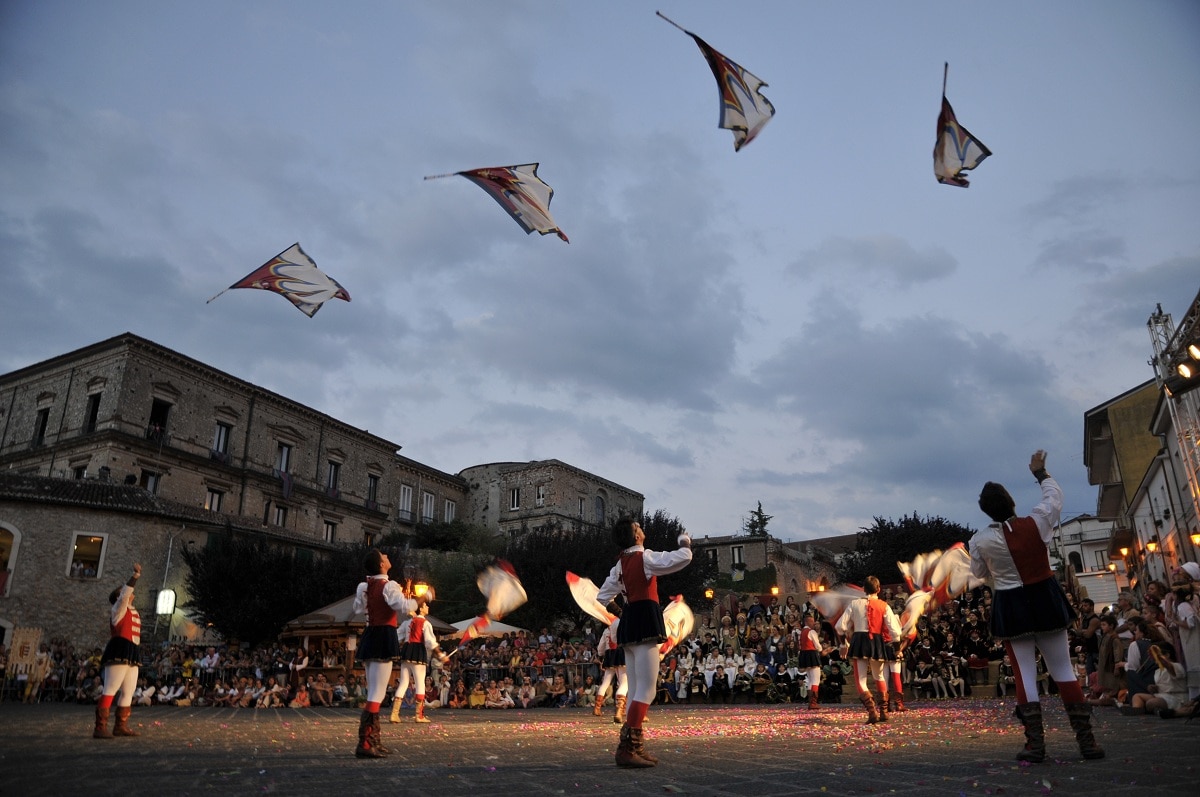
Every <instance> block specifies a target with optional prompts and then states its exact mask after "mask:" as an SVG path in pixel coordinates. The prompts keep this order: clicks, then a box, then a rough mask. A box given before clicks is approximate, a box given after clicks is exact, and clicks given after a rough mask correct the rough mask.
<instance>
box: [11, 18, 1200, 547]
mask: <svg viewBox="0 0 1200 797" xmlns="http://www.w3.org/2000/svg"><path fill="white" fill-rule="evenodd" d="M656 9H659V10H661V11H662V12H663V13H664V14H666V15H667V16H670V17H671V18H673V19H674V20H675V21H677V22H679V23H680V24H681V25H683V26H684V27H686V28H688V29H689V30H691V31H694V32H695V33H696V34H698V35H700V36H702V37H704V38H705V39H706V40H707V41H708V42H709V44H711V45H712V46H713V47H715V48H717V49H718V50H720V51H722V52H723V53H724V54H725V55H727V56H728V57H730V58H732V59H734V60H735V61H738V62H739V63H741V64H742V66H744V67H745V68H746V69H748V70H750V71H751V72H753V73H755V74H756V75H758V76H759V77H760V78H762V79H763V80H765V81H766V82H767V83H768V84H769V85H768V87H767V88H766V89H765V90H764V93H765V94H766V96H767V97H768V98H769V99H770V100H771V102H772V103H773V104H774V105H775V108H776V109H777V115H776V116H775V118H774V119H773V120H772V121H771V123H770V124H768V125H767V127H766V128H765V130H764V131H763V132H762V134H761V135H760V136H759V138H758V139H757V140H755V141H753V142H752V143H750V144H749V145H747V146H746V147H745V148H744V149H743V150H742V151H741V152H736V153H735V152H734V149H733V136H732V134H731V133H730V132H729V131H727V130H721V129H718V127H717V117H718V104H717V90H716V84H715V82H714V80H713V77H712V75H711V73H710V71H709V69H708V66H707V64H706V63H705V61H704V59H703V57H702V55H701V53H700V51H699V50H698V49H697V48H696V46H695V44H694V43H693V42H692V41H691V39H690V38H688V37H687V36H686V35H684V34H683V33H681V32H680V31H678V30H676V29H675V28H673V27H671V26H670V25H668V24H667V23H665V22H663V21H662V20H661V19H658V18H657V17H656V16H655V14H654V11H655V10H656ZM947 61H948V62H949V64H950V72H949V86H948V90H947V96H948V98H949V99H950V101H951V102H952V103H953V105H954V109H955V111H956V112H957V115H958V118H959V121H960V122H961V123H962V124H963V125H965V126H966V127H968V128H969V129H970V130H971V131H972V132H973V133H974V134H976V135H977V136H978V137H979V138H980V139H981V140H982V141H984V142H985V143H986V144H987V145H988V146H989V147H990V148H991V150H992V151H993V153H994V155H993V156H992V157H991V158H990V159H989V160H987V161H986V162H984V163H983V164H982V165H981V166H980V167H979V168H978V169H977V170H975V172H973V173H972V176H971V183H972V184H971V187H970V188H968V189H961V188H953V187H949V186H942V185H938V184H937V183H936V181H935V180H934V177H933V172H932V157H931V152H932V148H933V143H934V137H935V132H936V131H935V128H936V120H937V114H938V108H939V101H940V93H941V88H942V65H943V62H947ZM1198 134H1200V4H1197V3H1195V2H1194V0H1177V1H1174V2H1171V1H1169V0H1158V1H1156V2H1148V3H1134V2H1106V1H1105V0H1087V1H1086V2H1084V1H1083V0H1077V1H1071V0H1066V1H1064V2H1056V3H1045V2H1010V3H1004V4H1000V5H997V4H995V3H982V2H981V3H976V2H966V3H957V4H953V5H948V4H946V3H924V2H909V3H891V2H845V3H816V2H811V3H810V2H791V1H790V0H779V2H753V1H748V2H745V3H741V4H730V3H728V2H708V1H707V0H690V1H689V2H684V1H683V0H662V1H661V2H654V3H651V2H636V1H635V0H615V1H613V0H609V1H606V2H592V3H583V2H576V3H567V2H549V0H526V1H524V2H522V1H520V0H514V1H513V2H491V1H489V0H461V1H456V0H449V1H447V2H401V1H399V0H397V1H395V2H367V1H365V0H363V1H360V2H354V3H339V4H334V3H328V2H245V1H244V0H239V2H205V3H194V2H188V3H184V2H175V1H174V0H165V1H160V0H139V1H137V2H132V1H127V0H108V1H102V2H93V3H79V2H74V1H73V0H3V2H0V264H2V265H0V273H2V274H3V277H4V288H5V289H4V291H3V292H0V340H3V345H2V346H0V372H7V371H9V370H12V369H15V368H19V367H22V366H26V365H29V364H32V363H35V362H38V361H40V360H43V359H45V358H48V357H52V356H54V355H58V354H62V353H65V352H67V351H70V350H73V349H75V348H78V347H81V346H85V345H88V344H90V343H94V342H97V341H99V340H103V339H105V338H108V337H110V336H113V335H117V334H120V333H122V332H125V331H131V332H134V333H136V334H138V335H142V336H144V337H146V338H149V339H151V340H154V341H156V342H158V343H161V344H163V345H165V346H168V347H171V348H173V349H176V350H178V351H180V352H182V353H184V354H187V355H189V356H191V357H194V358H197V359H199V360H202V361H205V362H208V363H211V364H212V365H214V366H215V367H218V368H221V369H223V370H225V371H228V372H229V373H232V374H234V375H235V376H238V377H240V378H243V379H246V380H249V381H252V382H255V383H257V384H260V385H262V386H264V387H266V388H269V389H271V390H274V391H277V392H279V393H282V394H284V395H286V396H289V397H292V398H294V399H296V400H298V401H301V402H303V403H305V404H307V405H309V406H312V407H314V408H316V409H318V410H321V411H323V412H326V413H329V414H330V415H333V416H335V417H338V418H340V419H343V420H345V421H347V422H349V423H351V424H354V425H356V426H360V427H363V428H367V429H369V430H370V431H371V432H373V433H375V434H377V435H380V436H382V437H384V438H386V439H389V440H393V441H395V442H397V443H399V444H401V445H402V446H403V448H404V453H405V454H406V455H408V456H410V457H412V458H414V459H416V460H418V461H421V462H425V463H427V464H429V465H432V466H434V467H437V468H440V469H442V470H445V471H449V472H452V473H456V472H458V471H459V470H461V469H463V468H465V467H468V466H471V465H475V464H479V463H484V462H493V461H501V460H531V459H544V458H557V459H561V460H564V461H566V462H569V463H571V464H573V465H576V466H578V467H581V468H584V469H586V470H589V471H592V472H594V473H597V474H600V475H602V476H604V477H606V478H609V479H611V480H613V481H616V482H618V483H620V484H623V485H625V486H628V487H630V488H633V489H635V490H638V491H640V492H642V493H643V494H644V495H645V496H646V507H647V508H648V509H650V510H654V509H660V508H661V509H665V510H667V511H668V512H670V513H672V514H674V515H677V516H678V517H679V518H680V520H681V521H682V522H683V523H684V524H685V525H686V526H687V527H688V529H689V530H690V531H691V532H692V533H693V534H727V533H733V532H736V531H738V530H739V529H740V528H741V525H742V523H743V521H744V519H745V518H746V517H747V515H748V513H749V512H750V511H751V510H752V509H754V508H755V507H756V505H757V503H758V502H759V501H761V502H762V506H763V510H764V511H765V512H767V513H768V514H770V515H773V518H774V519H773V520H772V521H771V523H770V527H769V528H770V530H771V531H772V532H773V533H775V534H776V535H778V536H780V537H783V538H785V539H805V538H812V537H821V536H827V535H833V534H844V533H853V532H854V531H856V530H858V528H859V527H861V526H865V525H869V524H870V523H871V520H872V518H873V517H876V516H881V517H888V518H899V517H901V516H903V515H906V514H909V513H912V512H917V513H919V514H921V515H939V516H942V517H946V518H948V519H950V520H952V521H955V522H959V523H963V524H965V525H969V526H972V527H978V526H979V525H981V524H982V523H983V522H984V518H983V516H982V515H981V513H980V512H979V510H978V508H977V507H976V506H975V503H974V499H975V497H976V496H977V495H978V490H979V487H980V485H981V484H982V483H983V481H985V480H987V479H996V480H1000V481H1005V482H1008V483H1009V484H1010V487H1011V488H1012V489H1013V492H1014V495H1015V497H1016V498H1017V500H1018V504H1019V505H1020V506H1022V507H1026V506H1028V505H1029V504H1030V503H1031V502H1032V501H1033V500H1034V499H1035V497H1036V487H1035V484H1034V482H1033V480H1032V478H1030V477H1029V475H1028V471H1027V470H1026V464H1027V462H1028V456H1029V454H1030V452H1031V451H1033V450H1034V449H1036V448H1039V447H1044V448H1046V449H1047V450H1048V451H1049V452H1050V458H1049V466H1050V470H1051V472H1052V473H1054V474H1055V475H1056V476H1057V477H1058V478H1059V480H1060V481H1061V482H1062V483H1063V486H1064V489H1065V490H1066V494H1067V498H1066V509H1065V514H1066V515H1067V516H1068V517H1070V516H1073V515H1077V514H1083V513H1088V512H1094V510H1095V500H1096V491H1095V488H1092V487H1089V486H1088V485H1087V474H1086V470H1085V468H1084V467H1083V461H1082V451H1083V413H1084V412H1085V411H1086V410H1087V409H1089V408H1091V407H1094V406H1096V405H1098V404H1101V403H1103V402H1104V401H1106V400H1108V399H1109V398H1111V397H1113V396H1116V395H1119V394H1120V393H1123V392H1124V391H1126V390H1128V389H1130V388H1132V387H1135V386H1137V385H1138V384H1140V383H1142V382H1143V381H1145V380H1147V379H1150V378H1152V376H1153V372H1152V371H1151V369H1150V367H1149V366H1148V365H1147V360H1148V359H1149V357H1150V356H1151V348H1150V337H1149V334H1148V332H1147V328H1146V321H1147V318H1148V317H1149V316H1150V314H1151V313H1152V312H1154V309H1155V306H1156V304H1157V303H1161V304H1162V307H1163V309H1164V310H1165V311H1167V312H1169V313H1172V314H1173V315H1174V316H1175V318H1176V319H1179V318H1180V316H1181V315H1182V313H1183V312H1184V311H1185V310H1186V309H1187V308H1188V306H1189V305H1190V304H1191V301H1192V299H1193V297H1195V296H1196V292H1197V289H1198V288H1200V224H1197V222H1196V219H1197V211H1198V209H1200V146H1198V144H1197V135H1198ZM532 161H538V162H540V163H541V168H540V175H541V177H542V178H543V179H544V180H546V182H548V183H549V184H550V185H551V186H553V188H554V190H555V196H554V201H553V205H552V206H551V210H552V212H553V213H554V216H555V218H556V220H557V222H558V223H559V225H560V226H561V227H562V229H563V230H564V231H565V232H566V233H567V235H569V236H570V239H571V243H570V244H569V245H568V244H565V243H563V242H562V241H561V240H559V239H558V238H557V237H555V236H553V235H550V236H546V237H542V236H539V235H537V234H536V233H535V234H533V235H528V236H527V235H525V234H524V233H523V232H522V231H521V229H520V228H519V227H518V226H517V225H516V224H515V223H514V222H513V221H512V220H511V219H510V218H509V217H508V216H507V215H506V214H505V213H504V212H503V211H502V210H501V209H500V208H499V206H497V205H496V204H495V202H493V201H492V200H491V199H490V198H489V197H488V196H487V195H486V194H485V193H484V192H483V191H481V190H480V189H479V188H478V187H476V186H474V185H472V184H471V183H470V182H468V181H467V180H464V179H461V178H454V179H446V180H433V181H424V180H422V178H423V177H424V176H425V175H431V174H440V173H445V172H454V171H459V170H463V169H470V168H477V167H484V166H499V165H507V164H516V163H526V162H532ZM297 241H299V242H300V243H301V245H302V246H303V247H304V248H305V250H306V251H307V252H308V254H309V255H310V256H312V258H313V259H314V260H315V261H316V262H317V263H318V265H319V266H320V267H321V268H322V269H323V270H324V271H326V272H327V273H328V274H330V275H331V276H333V277H334V278H335V279H337V280H338V281H339V282H340V283H341V284H342V285H343V286H345V288H346V289H347V290H348V291H349V293H350V295H351V297H352V302H351V303H349V304H347V303H344V302H340V301H333V302H330V303H329V304H327V305H325V307H324V308H323V309H322V310H321V311H320V312H319V313H318V314H317V315H316V316H315V317H314V318H312V319H309V318H307V317H305V316H304V315H303V314H301V313H300V312H299V311H298V310H296V309H295V308H294V307H292V305H291V304H289V303H288V302H287V301H286V300H284V299H283V298H282V297H279V296H276V295H272V294H270V293H267V292H263V291H251V290H242V291H230V292H229V293H226V294H225V295H223V296H221V297H220V298H219V299H217V300H216V301H214V302H212V303H211V304H206V303H205V302H206V300H207V299H208V298H209V297H210V296H212V295H213V294H215V293H217V292H218V291H220V290H221V289H222V288H224V287H226V286H228V285H229V284H231V283H233V282H234V281H236V280H238V279H240V278H241V277H242V276H244V275H245V274H247V273H249V272H250V271H252V270H253V269H254V268H256V267H257V266H259V265H261V264H262V263H264V262H265V261H267V260H268V259H270V258H271V257H272V256H273V255H274V254H275V253H277V252H279V251H281V250H283V249H285V248H287V247H288V246H290V245H291V244H292V243H294V242H297Z"/></svg>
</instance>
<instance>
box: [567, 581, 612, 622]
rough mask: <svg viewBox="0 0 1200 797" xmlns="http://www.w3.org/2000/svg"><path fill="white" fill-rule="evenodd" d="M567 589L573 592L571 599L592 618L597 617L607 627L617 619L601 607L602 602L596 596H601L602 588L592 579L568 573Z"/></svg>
mask: <svg viewBox="0 0 1200 797" xmlns="http://www.w3.org/2000/svg"><path fill="white" fill-rule="evenodd" d="M567 588H568V589H570V590H571V597H572V598H574V599H575V602H576V603H577V604H579V608H580V609H583V611H585V612H587V613H588V614H589V615H591V616H592V617H595V618H596V619H597V620H599V621H600V622H602V623H604V624H605V625H612V621H613V619H614V618H615V617H616V615H614V614H613V613H612V612H610V611H608V609H605V608H604V607H603V606H602V605H600V601H598V600H596V596H597V595H599V594H600V588H599V587H597V586H596V584H595V582H594V581H592V580H591V579H590V578H584V577H583V576H578V575H575V574H574V573H572V572H571V571H570V570H568V571H567Z"/></svg>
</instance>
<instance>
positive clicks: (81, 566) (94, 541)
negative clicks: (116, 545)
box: [67, 533, 108, 579]
mask: <svg viewBox="0 0 1200 797" xmlns="http://www.w3.org/2000/svg"><path fill="white" fill-rule="evenodd" d="M107 543H108V535H107V534H90V533H85V534H76V535H75V539H74V540H73V541H72V544H71V561H70V562H68V563H67V575H68V576H70V577H71V578H85V579H94V578H100V576H101V574H102V573H103V567H104V553H105V547H106V544H107Z"/></svg>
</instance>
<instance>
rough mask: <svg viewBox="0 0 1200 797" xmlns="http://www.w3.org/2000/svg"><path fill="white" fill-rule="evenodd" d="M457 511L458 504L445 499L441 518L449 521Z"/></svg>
mask: <svg viewBox="0 0 1200 797" xmlns="http://www.w3.org/2000/svg"><path fill="white" fill-rule="evenodd" d="M456 511H458V506H457V505H455V503H454V502H453V501H446V502H445V503H444V504H442V520H444V521H446V522H447V523H449V522H450V521H452V520H454V513H455V512H456Z"/></svg>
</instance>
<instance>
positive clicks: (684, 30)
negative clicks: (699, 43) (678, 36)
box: [654, 11, 692, 36]
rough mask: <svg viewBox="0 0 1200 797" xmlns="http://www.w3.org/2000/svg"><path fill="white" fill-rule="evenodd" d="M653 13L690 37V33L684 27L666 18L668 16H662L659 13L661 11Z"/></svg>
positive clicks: (662, 14)
mask: <svg viewBox="0 0 1200 797" xmlns="http://www.w3.org/2000/svg"><path fill="white" fill-rule="evenodd" d="M654 13H655V14H657V15H658V16H660V17H662V18H663V19H665V20H666V21H667V22H670V23H671V24H672V25H674V26H675V27H677V28H679V29H680V30H681V31H683V32H684V33H686V34H687V35H689V36H691V35H692V33H691V31H689V30H688V29H687V28H685V27H683V26H682V25H680V24H679V23H678V22H676V21H675V20H673V19H671V18H670V17H668V16H667V15H666V14H664V13H663V12H661V11H655V12H654Z"/></svg>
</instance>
